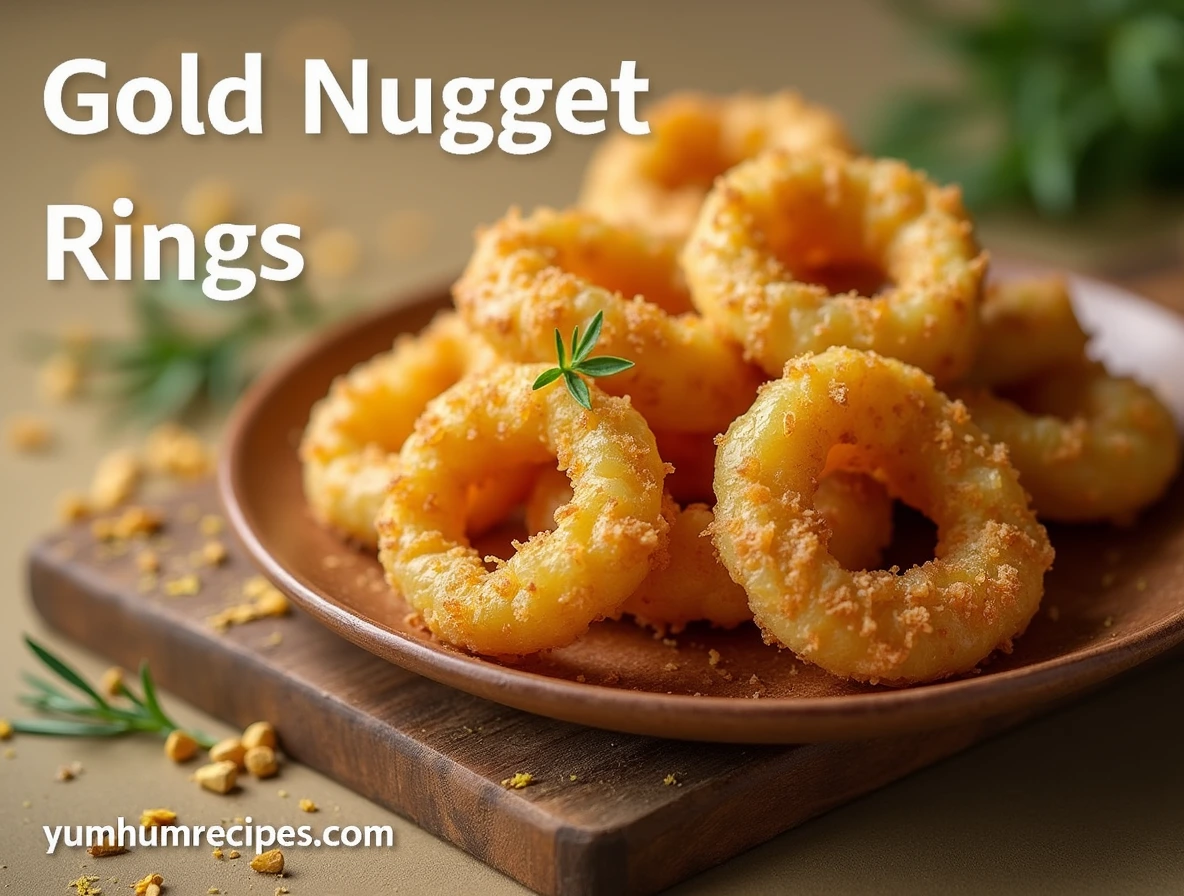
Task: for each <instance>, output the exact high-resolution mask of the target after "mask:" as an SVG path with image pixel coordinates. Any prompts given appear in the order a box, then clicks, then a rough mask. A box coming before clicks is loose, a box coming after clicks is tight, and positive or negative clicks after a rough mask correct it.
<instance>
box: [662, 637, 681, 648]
mask: <svg viewBox="0 0 1184 896" xmlns="http://www.w3.org/2000/svg"><path fill="white" fill-rule="evenodd" d="M662 643H663V644H665V645H666V646H667V647H674V648H677V647H678V642H677V641H675V640H674V639H673V638H663V639H662Z"/></svg>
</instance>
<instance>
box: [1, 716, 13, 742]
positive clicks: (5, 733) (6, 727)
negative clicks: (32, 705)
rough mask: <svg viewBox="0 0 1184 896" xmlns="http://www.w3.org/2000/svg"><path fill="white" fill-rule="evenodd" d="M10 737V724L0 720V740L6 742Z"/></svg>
mask: <svg viewBox="0 0 1184 896" xmlns="http://www.w3.org/2000/svg"><path fill="white" fill-rule="evenodd" d="M10 737H12V722H10V721H8V719H0V740H8V739H9V738H10Z"/></svg>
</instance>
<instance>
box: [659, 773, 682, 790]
mask: <svg viewBox="0 0 1184 896" xmlns="http://www.w3.org/2000/svg"><path fill="white" fill-rule="evenodd" d="M662 783H663V784H665V785H666V786H667V787H682V781H680V780H678V775H676V774H674V773H673V772H671V773H670V774H669V775H667V776H666V777H665V778H663V779H662Z"/></svg>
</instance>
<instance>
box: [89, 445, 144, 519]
mask: <svg viewBox="0 0 1184 896" xmlns="http://www.w3.org/2000/svg"><path fill="white" fill-rule="evenodd" d="M140 473H141V470H140V459H139V458H138V457H136V454H135V452H134V451H131V450H129V449H127V448H121V449H119V450H117V451H112V452H111V453H110V454H108V455H107V456H106V457H104V458H103V459H102V460H101V461H99V465H98V467H96V468H95V475H94V479H93V480H91V485H90V501H91V504H92V506H93V507H94V509H95V510H98V511H100V512H102V511H107V510H114V509H115V508H116V507H118V506H119V505H120V504H123V503H125V502H126V501H128V500H129V499H130V498H131V497H132V495H133V494H134V493H135V490H136V486H137V485H139V483H140Z"/></svg>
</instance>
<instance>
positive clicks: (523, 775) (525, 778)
mask: <svg viewBox="0 0 1184 896" xmlns="http://www.w3.org/2000/svg"><path fill="white" fill-rule="evenodd" d="M533 783H534V775H532V774H531V773H530V772H515V773H514V774H513V775H511V776H510V777H509V778H506V779H504V780H503V781H502V787H505V788H507V789H509V790H522V789H523V788H524V787H529V786H530V785H531V784H533Z"/></svg>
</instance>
